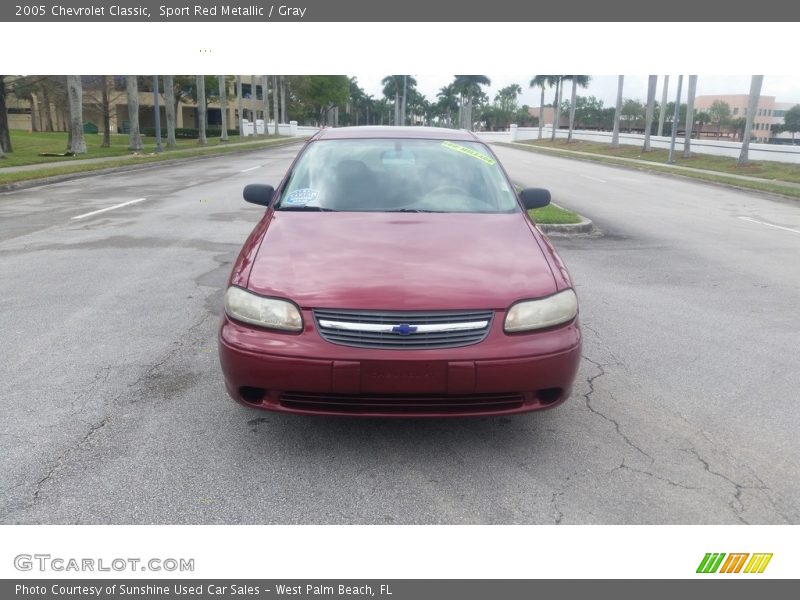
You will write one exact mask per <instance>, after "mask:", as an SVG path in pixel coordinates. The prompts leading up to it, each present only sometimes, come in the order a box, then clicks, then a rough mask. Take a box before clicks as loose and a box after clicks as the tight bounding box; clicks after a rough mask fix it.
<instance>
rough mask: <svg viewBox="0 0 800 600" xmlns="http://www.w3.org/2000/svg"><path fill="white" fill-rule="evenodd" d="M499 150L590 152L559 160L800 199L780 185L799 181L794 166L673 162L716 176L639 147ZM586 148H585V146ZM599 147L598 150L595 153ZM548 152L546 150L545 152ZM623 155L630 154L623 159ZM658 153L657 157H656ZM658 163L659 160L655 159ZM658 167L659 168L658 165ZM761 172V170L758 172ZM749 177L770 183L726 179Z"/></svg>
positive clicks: (714, 159) (533, 144) (523, 145)
mask: <svg viewBox="0 0 800 600" xmlns="http://www.w3.org/2000/svg"><path fill="white" fill-rule="evenodd" d="M498 145H501V146H509V147H513V148H517V149H522V150H528V151H529V152H541V151H542V150H541V148H542V147H544V148H548V149H550V150H555V151H556V152H558V151H560V150H567V149H568V150H570V151H572V150H575V151H579V152H592V153H594V154H598V156H587V155H578V154H569V153H567V152H563V153H562V156H568V157H569V158H574V159H577V160H587V161H590V162H599V163H605V164H610V165H616V166H620V167H625V168H627V169H635V170H638V171H651V172H657V173H666V174H669V175H678V176H681V177H688V178H691V179H699V180H702V181H708V182H711V183H720V184H724V185H726V186H731V187H737V188H742V189H747V190H755V191H760V192H769V193H773V194H780V195H783V196H789V197H792V198H800V188H794V187H789V186H786V185H782V183H781V182H782V181H786V182H790V183H794V182H796V181H798V180H797V179H796V178H798V177H800V167H799V166H796V165H786V164H784V163H774V162H770V161H758V162H754V163H751V165H749V166H747V167H738V166H736V159H733V158H726V157H721V156H702V157H701V156H693V157H692V158H690V159H683V158H680V159H678V160H677V161H676V165H678V166H679V167H680V166H683V167H694V168H698V169H708V170H717V171H718V174H714V173H698V172H696V171H690V170H688V169H681V168H677V169H676V168H674V167H670V166H667V165H665V164H664V163H666V160H667V151H666V150H655V151H653V153H650V152H647V153H643V152H642V151H641V148H640V147H639V146H621V147H620V149H619V152H615V151H614V150H612V149H611V148H608V146H607V145H605V144H595V143H592V142H572V143H570V144H566V142H564V141H562V140H559V141H558V142H556V143H555V144H551V143H550V142H549V141H547V142H539V141H538V140H535V141H534V140H532V141H526V142H520V143H518V144H504V143H498ZM587 145H588V146H587ZM595 146H599V148H598V150H600V151H602V152H600V151H596V150H595V149H594V147H595ZM545 151H547V150H545ZM626 153H629V154H628V155H626ZM655 153H660V154H655ZM619 158H637V159H639V158H640V159H641V160H646V161H647V162H652V164H647V165H643V164H640V163H630V162H625V161H621V160H618V159H619ZM659 158H660V159H661V160H658V159H659ZM659 163H661V164H659ZM715 164H716V165H717V166H722V167H724V170H722V169H714V165H715ZM759 169H760V170H759ZM731 173H732V174H736V175H748V176H751V177H763V178H765V179H767V178H770V179H772V181H749V180H747V179H737V178H733V177H727V176H726V175H728V174H731ZM765 173H769V174H771V175H772V177H768V175H766V174H765Z"/></svg>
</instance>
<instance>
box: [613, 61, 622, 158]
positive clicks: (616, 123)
mask: <svg viewBox="0 0 800 600" xmlns="http://www.w3.org/2000/svg"><path fill="white" fill-rule="evenodd" d="M624 82H625V76H624V75H620V76H619V80H618V81H617V106H616V110H615V111H614V130H613V132H612V134H611V147H612V148H619V117H620V113H621V112H622V87H623V84H624Z"/></svg>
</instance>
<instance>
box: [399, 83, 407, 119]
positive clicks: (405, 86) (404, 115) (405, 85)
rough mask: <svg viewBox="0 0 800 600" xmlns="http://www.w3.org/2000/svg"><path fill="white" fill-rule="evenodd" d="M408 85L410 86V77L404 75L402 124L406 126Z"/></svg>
mask: <svg viewBox="0 0 800 600" xmlns="http://www.w3.org/2000/svg"><path fill="white" fill-rule="evenodd" d="M407 84H408V75H403V108H402V112H401V113H400V124H401V125H406V99H407V91H408V90H407Z"/></svg>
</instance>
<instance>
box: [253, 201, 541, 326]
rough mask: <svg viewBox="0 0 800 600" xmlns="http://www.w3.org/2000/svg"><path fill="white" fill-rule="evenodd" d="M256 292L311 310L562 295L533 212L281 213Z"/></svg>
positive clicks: (497, 304) (258, 269) (266, 241)
mask: <svg viewBox="0 0 800 600" xmlns="http://www.w3.org/2000/svg"><path fill="white" fill-rule="evenodd" d="M247 287H248V288H249V289H250V290H252V291H254V292H256V293H258V294H262V295H265V296H278V297H282V298H288V299H291V300H293V301H294V302H296V303H297V304H299V305H300V306H301V307H303V308H342V309H344V308H355V309H382V310H458V309H505V308H507V307H508V306H509V305H510V304H511V303H513V302H515V301H516V300H520V299H522V298H532V297H538V296H546V295H549V294H552V293H554V292H555V291H556V283H555V279H554V277H553V274H552V272H551V270H550V267H549V265H548V263H547V261H546V260H545V258H544V255H543V254H542V251H541V249H540V247H539V244H538V243H537V241H536V239H535V238H534V234H533V232H532V228H531V227H530V226H529V225H528V222H527V221H526V219H525V217H524V215H522V214H520V213H514V214H474V213H456V214H452V213H451V214H443V213H413V214H401V213H365V212H342V213H328V212H322V213H315V212H281V211H276V212H275V213H273V215H272V221H271V223H270V224H269V227H268V228H267V231H266V233H265V235H264V238H263V241H262V243H261V247H260V249H259V251H258V256H257V257H256V260H255V262H254V264H253V268H252V270H251V272H250V279H249V281H248V286H247Z"/></svg>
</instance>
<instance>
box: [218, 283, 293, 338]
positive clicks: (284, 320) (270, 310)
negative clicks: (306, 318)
mask: <svg viewBox="0 0 800 600" xmlns="http://www.w3.org/2000/svg"><path fill="white" fill-rule="evenodd" d="M225 312H226V313H227V314H228V316H229V317H230V318H231V319H236V320H237V321H243V322H245V323H250V324H251V325H258V326H259V327H268V328H269V329H282V330H284V331H302V329H303V317H302V316H300V311H299V310H298V308H297V307H296V306H295V305H294V304H292V303H291V302H287V301H286V300H278V299H277V298H264V297H263V296H256V295H255V294H251V293H250V292H248V291H245V290H243V289H242V288H238V287H235V286H231V287H229V288H228V291H227V292H225Z"/></svg>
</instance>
